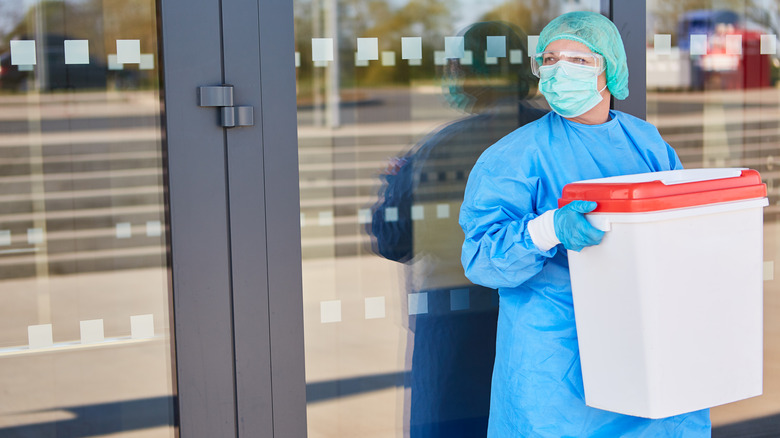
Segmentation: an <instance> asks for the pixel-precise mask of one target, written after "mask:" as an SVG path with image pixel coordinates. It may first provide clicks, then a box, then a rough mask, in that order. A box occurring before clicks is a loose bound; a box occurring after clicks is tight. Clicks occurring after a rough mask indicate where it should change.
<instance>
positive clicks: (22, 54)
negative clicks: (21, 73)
mask: <svg viewBox="0 0 780 438" xmlns="http://www.w3.org/2000/svg"><path fill="white" fill-rule="evenodd" d="M35 64H36V59H35V41H33V40H15V41H11V65H35Z"/></svg>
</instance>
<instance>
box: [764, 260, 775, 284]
mask: <svg viewBox="0 0 780 438" xmlns="http://www.w3.org/2000/svg"><path fill="white" fill-rule="evenodd" d="M774 279H775V262H773V261H768V262H764V281H772V280H774Z"/></svg>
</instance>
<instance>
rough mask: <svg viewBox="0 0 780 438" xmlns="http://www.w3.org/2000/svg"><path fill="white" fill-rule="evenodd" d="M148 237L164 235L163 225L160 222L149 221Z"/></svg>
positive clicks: (147, 226) (147, 225)
mask: <svg viewBox="0 0 780 438" xmlns="http://www.w3.org/2000/svg"><path fill="white" fill-rule="evenodd" d="M146 235H147V236H149V237H156V236H161V235H162V224H161V223H160V221H148V222H146Z"/></svg>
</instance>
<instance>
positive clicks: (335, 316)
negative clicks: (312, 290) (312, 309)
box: [320, 300, 341, 324]
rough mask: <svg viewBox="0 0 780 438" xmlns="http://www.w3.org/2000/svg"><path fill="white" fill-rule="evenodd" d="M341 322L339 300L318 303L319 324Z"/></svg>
mask: <svg viewBox="0 0 780 438" xmlns="http://www.w3.org/2000/svg"><path fill="white" fill-rule="evenodd" d="M339 321H341V300H333V301H322V302H320V322H321V323H323V324H325V323H330V322H339Z"/></svg>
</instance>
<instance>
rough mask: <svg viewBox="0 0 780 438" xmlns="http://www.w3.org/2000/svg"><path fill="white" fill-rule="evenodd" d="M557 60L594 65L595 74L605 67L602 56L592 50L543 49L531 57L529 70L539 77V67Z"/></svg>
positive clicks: (551, 64)
mask: <svg viewBox="0 0 780 438" xmlns="http://www.w3.org/2000/svg"><path fill="white" fill-rule="evenodd" d="M558 61H566V62H570V63H572V64H575V65H583V66H588V67H596V69H595V71H596V72H597V73H596V75H600V74H601V72H603V71H604V69H605V68H606V64H605V63H604V57H603V56H601V55H599V54H598V53H593V52H572V51H566V50H562V51H544V52H540V53H537V54H536V55H534V56H532V57H531V72H533V74H534V75H535V76H536V77H539V68H540V67H544V66H553V65H555V64H557V63H558Z"/></svg>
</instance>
